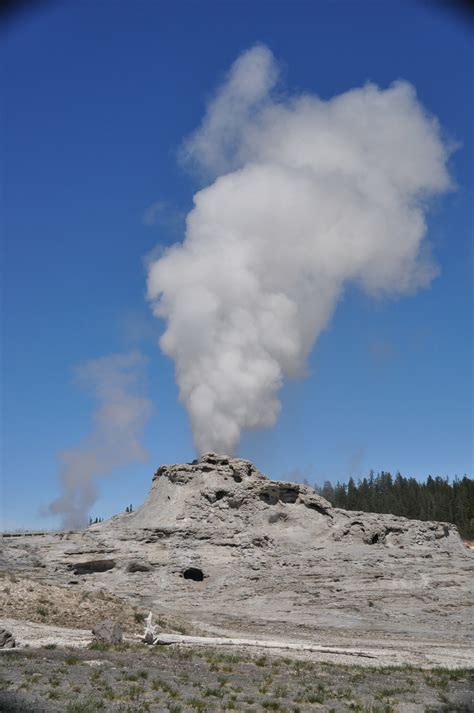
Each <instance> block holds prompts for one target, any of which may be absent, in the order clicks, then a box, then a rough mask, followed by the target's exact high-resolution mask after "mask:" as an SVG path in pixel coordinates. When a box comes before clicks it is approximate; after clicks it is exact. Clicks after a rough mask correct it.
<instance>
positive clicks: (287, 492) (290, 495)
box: [280, 488, 300, 503]
mask: <svg viewBox="0 0 474 713" xmlns="http://www.w3.org/2000/svg"><path fill="white" fill-rule="evenodd" d="M299 494H300V491H299V488H280V500H281V501H282V503H296V501H297V500H298V495H299Z"/></svg>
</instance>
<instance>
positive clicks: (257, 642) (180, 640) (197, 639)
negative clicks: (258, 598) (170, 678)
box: [143, 612, 377, 659]
mask: <svg viewBox="0 0 474 713" xmlns="http://www.w3.org/2000/svg"><path fill="white" fill-rule="evenodd" d="M143 641H144V642H145V643H146V644H150V645H152V646H160V645H162V646H163V645H165V646H169V645H170V644H184V645H186V644H187V645H189V646H247V647H255V648H258V649H284V650H291V651H314V652H317V653H321V654H334V655H339V656H362V657H364V658H368V659H375V658H377V656H376V655H375V654H371V653H369V652H368V651H360V650H359V649H338V648H334V647H332V646H317V645H316V644H303V643H293V642H291V641H278V640H271V639H270V640H269V639H230V638H226V637H225V636H186V635H184V634H163V633H158V627H157V626H156V624H153V615H152V613H151V612H150V613H149V615H148V616H147V618H146V622H145V635H144V637H143Z"/></svg>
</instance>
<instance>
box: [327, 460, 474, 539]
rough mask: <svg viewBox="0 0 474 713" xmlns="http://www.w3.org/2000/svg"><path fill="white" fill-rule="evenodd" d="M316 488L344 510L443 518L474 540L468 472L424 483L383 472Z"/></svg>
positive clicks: (473, 485) (473, 486) (473, 490)
mask: <svg viewBox="0 0 474 713" xmlns="http://www.w3.org/2000/svg"><path fill="white" fill-rule="evenodd" d="M315 490H316V492H317V493H318V494H319V495H322V497H323V498H326V500H329V502H330V503H332V504H333V505H334V507H338V508H343V509H344V510H363V511H365V512H379V513H389V514H392V515H401V516H402V517H408V518H410V519H413V520H441V521H442V522H452V523H454V524H455V525H457V527H458V529H459V532H460V534H461V537H463V538H464V539H467V540H474V480H472V479H471V478H468V477H467V475H465V476H464V477H463V478H462V479H460V478H458V477H456V478H454V480H452V481H451V482H450V481H449V478H441V477H439V476H438V477H436V478H432V477H431V475H429V476H428V478H427V479H426V482H423V483H420V482H419V481H417V480H415V478H405V477H404V476H403V475H401V474H400V473H397V474H396V476H395V477H393V476H392V475H391V473H387V472H385V471H382V472H381V473H377V475H375V473H374V471H373V470H371V471H370V473H369V476H368V477H367V478H364V479H363V480H360V479H359V481H358V482H357V484H356V483H355V481H354V479H353V478H349V481H348V482H347V483H343V484H341V483H339V482H338V483H337V484H336V485H335V486H334V485H332V484H331V483H330V482H329V481H328V480H326V481H325V483H324V485H323V486H322V487H319V486H317V485H316V486H315Z"/></svg>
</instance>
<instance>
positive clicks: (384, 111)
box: [148, 46, 450, 452]
mask: <svg viewBox="0 0 474 713" xmlns="http://www.w3.org/2000/svg"><path fill="white" fill-rule="evenodd" d="M277 81H278V66H277V64H276V62H275V59H274V57H273V55H272V53H271V52H270V51H269V50H268V49H267V48H266V47H263V46H256V47H254V48H252V49H250V50H249V51H247V52H245V53H244V54H242V55H241V56H240V57H239V58H238V59H237V61H236V62H235V63H234V65H233V66H232V68H231V70H230V72H229V74H228V77H227V79H226V81H225V82H224V84H223V85H222V86H221V87H220V88H219V90H218V91H217V94H216V96H215V98H214V99H213V101H212V102H211V103H210V105H209V107H208V110H207V113H206V115H205V117H204V120H203V122H202V125H201V127H200V128H199V129H198V130H197V131H196V132H195V133H194V134H192V135H191V137H190V138H189V139H188V140H187V142H186V143H185V145H184V149H183V154H184V158H185V160H187V161H189V162H191V163H192V164H193V165H194V166H195V167H197V168H198V169H199V170H200V171H201V173H204V174H205V175H207V176H209V177H210V178H211V180H213V181H214V182H213V183H211V185H209V186H208V187H207V188H204V189H203V190H201V191H199V192H198V193H197V194H196V195H195V197H194V204H195V206H194V208H193V210H192V211H191V212H190V213H189V215H188V217H187V227H186V238H185V240H184V242H183V243H182V244H178V245H175V246H173V247H171V248H170V249H169V250H168V251H167V252H166V253H165V254H164V255H163V256H162V257H161V258H160V259H158V260H156V261H154V262H152V263H151V265H150V267H149V275H148V296H149V299H150V300H151V301H152V304H153V310H154V313H155V315H156V316H157V317H161V318H164V319H165V320H166V321H167V328H166V331H165V332H164V334H163V336H162V338H161V342H160V343H161V347H162V349H163V351H164V352H165V353H166V354H167V355H169V356H170V357H172V358H173V359H174V360H175V363H176V374H177V380H178V384H179V388H180V397H181V399H182V400H183V402H184V403H185V405H186V408H187V410H188V412H189V415H190V419H191V425H192V429H193V433H194V440H195V444H196V447H197V448H198V449H199V450H200V451H204V450H207V449H214V450H218V451H221V452H232V451H233V450H234V449H235V447H236V445H237V443H238V441H239V437H240V433H241V429H242V428H253V427H257V426H271V425H272V424H273V423H274V422H275V419H276V417H277V415H278V411H279V407H280V404H279V401H278V399H277V393H278V390H279V388H280V386H281V384H282V381H283V378H284V377H285V376H286V375H288V376H294V375H298V374H302V373H303V372H304V365H305V360H306V358H307V356H308V354H309V352H310V350H311V348H312V347H313V345H314V343H315V340H316V339H317V337H318V335H319V334H320V332H321V330H322V329H324V327H325V326H326V325H327V323H328V320H329V319H330V318H331V315H332V313H333V311H334V309H335V306H336V303H337V300H338V298H339V297H340V295H341V292H342V290H343V288H344V285H345V284H346V283H348V282H352V283H354V282H355V283H357V284H359V285H360V286H361V287H362V288H363V289H364V290H366V291H368V292H370V293H380V292H381V293H389V294H390V293H392V294H400V293H410V292H413V291H415V290H416V289H417V288H420V287H425V286H427V285H428V284H429V283H430V281H431V279H432V278H433V276H434V275H436V273H437V269H436V266H435V265H434V264H433V262H432V260H431V259H430V255H429V251H428V250H427V249H426V247H425V246H424V245H423V238H424V237H425V234H426V224H425V215H424V214H425V210H426V203H427V199H428V198H429V197H430V196H432V195H434V194H436V193H439V192H442V191H445V190H447V189H448V188H449V187H450V179H449V176H448V173H447V170H446V161H447V157H448V153H449V151H448V149H447V147H446V146H445V145H443V142H442V140H441V138H440V131H439V127H438V124H437V121H436V120H435V119H434V118H433V117H432V116H429V115H428V114H427V113H426V111H425V110H424V109H423V107H422V106H421V104H420V103H419V101H418V100H417V97H416V94H415V90H414V88H413V87H412V86H411V85H410V84H408V83H407V82H401V81H398V82H395V83H394V84H393V85H391V86H390V87H389V88H388V89H387V90H381V89H379V88H378V87H376V86H374V85H373V84H367V85H365V86H363V87H361V88H359V89H353V90H351V91H348V92H346V93H344V94H341V95H340V96H336V97H334V98H333V99H331V100H329V101H323V100H321V99H319V98H318V97H317V96H314V95H311V94H303V95H299V96H290V97H286V98H282V97H281V95H280V96H279V95H278V94H274V89H275V86H276V84H277ZM216 177H217V178H216Z"/></svg>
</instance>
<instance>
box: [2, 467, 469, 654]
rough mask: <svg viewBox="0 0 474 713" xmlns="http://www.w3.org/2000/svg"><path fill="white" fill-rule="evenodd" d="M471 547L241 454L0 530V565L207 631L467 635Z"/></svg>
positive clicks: (452, 533)
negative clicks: (64, 523)
mask: <svg viewBox="0 0 474 713" xmlns="http://www.w3.org/2000/svg"><path fill="white" fill-rule="evenodd" d="M473 565H474V556H473V554H472V553H471V552H469V550H468V549H467V548H466V547H465V546H464V545H463V543H462V542H461V539H460V537H459V534H458V532H457V529H456V527H455V526H454V525H451V524H449V523H438V522H420V521H414V520H407V519H405V518H400V517H395V516H391V515H379V514H369V513H362V512H349V511H344V510H340V509H336V508H333V507H332V506H331V504H330V503H329V502H327V501H326V500H324V499H323V498H321V497H320V496H318V495H317V494H315V493H314V491H313V490H312V489H311V488H309V487H307V486H304V485H301V484H295V483H289V482H277V481H272V480H269V479H268V478H267V477H266V476H265V475H263V474H262V473H260V472H259V471H258V470H257V469H256V468H255V466H254V465H253V464H252V463H251V462H249V461H246V460H243V459H238V458H227V457H221V456H217V455H215V454H213V453H208V454H205V455H204V456H202V457H201V458H200V459H199V460H197V461H194V462H193V463H191V464H182V465H171V466H161V467H160V468H159V469H158V471H157V472H156V473H155V475H154V477H153V482H152V487H151V489H150V492H149V494H148V497H147V499H146V501H145V502H144V504H143V505H142V507H141V508H139V509H138V510H137V511H136V512H132V513H124V514H121V515H117V516H115V517H113V518H111V519H110V520H108V521H106V522H103V523H100V524H97V525H93V526H91V527H89V528H87V529H86V530H84V531H76V532H63V533H56V534H53V533H49V534H44V535H38V536H32V537H26V536H23V537H5V536H4V537H3V540H2V552H1V560H0V566H1V567H3V568H6V569H8V570H9V571H14V572H17V573H18V574H19V575H23V576H28V577H32V578H36V579H38V580H42V581H45V582H49V583H54V584H55V585H60V586H61V585H62V586H68V587H72V588H75V589H78V590H88V591H95V590H105V591H107V592H110V593H112V594H114V595H116V596H118V597H122V598H124V599H125V600H127V601H129V603H130V604H131V605H132V606H133V607H141V608H143V610H144V611H145V610H147V609H148V608H153V609H154V611H158V612H162V613H172V614H177V615H180V616H182V617H184V618H185V619H187V620H188V621H189V622H191V623H192V624H193V625H194V626H200V627H201V628H203V629H205V630H207V631H213V632H223V631H228V632H242V631H245V632H253V633H255V634H257V633H258V635H259V636H262V635H263V636H265V635H268V636H270V635H275V633H278V635H279V636H288V637H295V636H297V637H298V638H299V639H305V638H311V639H313V640H314V639H315V637H316V638H317V637H320V636H322V632H323V631H324V632H326V633H327V632H328V631H332V632H333V633H334V635H337V636H338V637H339V638H341V637H342V638H343V637H344V636H346V635H347V637H348V638H351V640H352V639H354V637H359V636H360V637H362V636H365V637H367V636H372V637H376V638H377V637H378V638H380V637H382V636H383V637H384V639H385V640H386V641H388V640H389V638H390V637H395V638H396V637H408V638H410V637H415V638H416V637H418V638H420V637H422V638H423V637H424V640H425V641H426V642H432V645H433V646H448V643H449V642H451V643H452V642H456V643H457V644H458V645H459V646H464V645H465V646H468V645H469V635H470V624H471V622H472V620H473V617H472V606H473V595H472V573H473V569H474V567H473Z"/></svg>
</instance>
